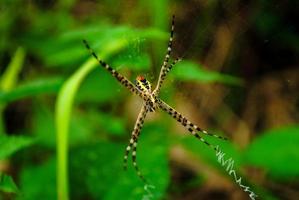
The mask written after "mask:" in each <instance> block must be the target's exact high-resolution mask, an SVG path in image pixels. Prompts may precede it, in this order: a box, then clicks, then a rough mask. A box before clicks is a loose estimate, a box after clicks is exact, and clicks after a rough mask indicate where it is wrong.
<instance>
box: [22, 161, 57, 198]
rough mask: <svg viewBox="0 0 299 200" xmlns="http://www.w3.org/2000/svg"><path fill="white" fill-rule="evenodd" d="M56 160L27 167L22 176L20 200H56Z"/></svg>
mask: <svg viewBox="0 0 299 200" xmlns="http://www.w3.org/2000/svg"><path fill="white" fill-rule="evenodd" d="M55 187H56V179H55V159H50V160H47V161H46V162H44V163H41V164H35V165H33V166H26V167H25V168H24V169H23V170H22V171H21V174H20V191H21V195H19V198H18V199H19V200H36V199H46V200H51V199H56V197H57V196H56V191H55Z"/></svg>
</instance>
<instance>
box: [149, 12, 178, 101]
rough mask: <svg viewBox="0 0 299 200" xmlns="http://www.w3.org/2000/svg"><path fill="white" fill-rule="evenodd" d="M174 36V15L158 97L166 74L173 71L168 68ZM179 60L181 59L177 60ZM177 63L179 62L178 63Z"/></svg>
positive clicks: (157, 91)
mask: <svg viewBox="0 0 299 200" xmlns="http://www.w3.org/2000/svg"><path fill="white" fill-rule="evenodd" d="M173 34H174V15H173V16H172V22H171V31H170V37H169V41H168V47H167V53H166V55H165V58H164V61H163V64H162V67H161V70H160V75H159V79H158V83H157V86H156V88H155V93H156V94H157V95H158V94H159V92H160V88H161V85H162V83H163V81H164V79H165V76H166V74H167V73H168V72H169V70H170V69H171V67H172V65H170V66H171V67H167V64H168V61H169V57H170V54H171V50H172V41H173ZM177 60H179V59H177ZM176 62H177V61H176Z"/></svg>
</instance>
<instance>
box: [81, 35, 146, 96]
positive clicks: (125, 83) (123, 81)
mask: <svg viewBox="0 0 299 200" xmlns="http://www.w3.org/2000/svg"><path fill="white" fill-rule="evenodd" d="M83 43H84V45H85V47H86V48H87V49H88V51H89V52H90V54H91V55H92V56H93V57H94V58H95V59H96V60H97V61H98V63H99V64H100V66H102V67H103V68H105V69H106V70H107V71H108V72H110V74H111V75H112V76H113V77H114V78H116V80H118V81H119V82H120V83H121V84H122V85H123V86H125V87H126V88H127V89H129V90H130V91H131V92H132V93H134V94H137V95H138V96H140V97H141V98H142V99H143V100H146V99H147V97H146V96H145V94H144V93H143V92H141V91H140V90H139V89H138V88H137V87H136V86H135V85H134V84H133V83H132V82H131V81H129V79H127V78H126V77H125V76H123V75H121V74H120V73H119V72H118V71H116V70H115V69H113V68H112V67H110V66H109V65H108V64H107V63H105V62H104V61H102V60H100V59H99V58H98V56H97V54H96V53H95V52H94V51H93V50H92V49H91V48H90V46H89V44H88V43H87V41H86V40H83Z"/></svg>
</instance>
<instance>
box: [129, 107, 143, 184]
mask: <svg viewBox="0 0 299 200" xmlns="http://www.w3.org/2000/svg"><path fill="white" fill-rule="evenodd" d="M148 111H149V110H148V106H147V105H146V104H144V105H143V106H142V108H141V110H140V112H139V115H138V117H137V120H136V122H135V126H134V129H133V132H132V136H131V139H130V143H129V145H128V146H127V148H126V152H125V156H124V169H125V170H126V169H127V162H128V156H129V153H130V151H131V149H132V161H133V166H134V168H135V170H136V172H137V175H138V176H139V177H140V178H141V180H142V181H143V182H146V180H145V178H144V177H143V175H142V174H141V172H140V170H139V168H138V165H137V161H136V153H137V143H138V137H139V135H140V132H141V129H142V126H143V123H144V119H145V117H146V114H147V113H148Z"/></svg>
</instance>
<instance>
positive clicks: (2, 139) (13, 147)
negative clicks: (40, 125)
mask: <svg viewBox="0 0 299 200" xmlns="http://www.w3.org/2000/svg"><path fill="white" fill-rule="evenodd" d="M31 144H33V140H32V139H31V138H29V137H25V136H0V160H2V159H5V158H7V157H9V156H10V155H12V154H13V153H15V152H17V151H18V150H20V149H22V148H25V147H27V146H29V145H31Z"/></svg>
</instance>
